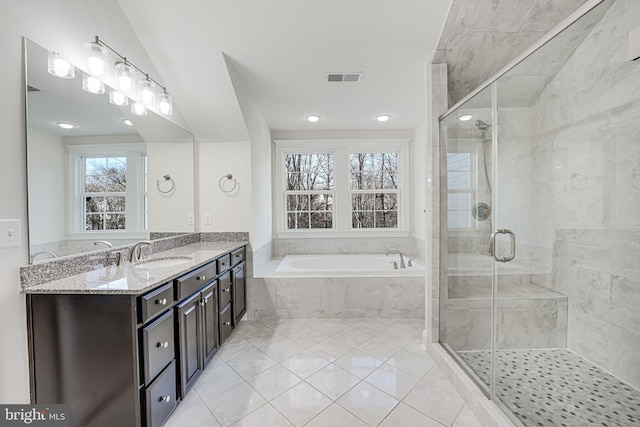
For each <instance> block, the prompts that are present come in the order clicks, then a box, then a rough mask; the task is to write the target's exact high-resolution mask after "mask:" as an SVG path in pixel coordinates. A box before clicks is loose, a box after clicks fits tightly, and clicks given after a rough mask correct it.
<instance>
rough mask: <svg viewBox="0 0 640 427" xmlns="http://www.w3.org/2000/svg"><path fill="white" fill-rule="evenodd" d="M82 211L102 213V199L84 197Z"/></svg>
mask: <svg viewBox="0 0 640 427" xmlns="http://www.w3.org/2000/svg"><path fill="white" fill-rule="evenodd" d="M84 203H85V204H84V211H85V212H86V213H89V212H104V209H103V208H102V205H103V204H104V197H86V198H85V200H84Z"/></svg>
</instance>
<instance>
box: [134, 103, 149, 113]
mask: <svg viewBox="0 0 640 427" xmlns="http://www.w3.org/2000/svg"><path fill="white" fill-rule="evenodd" d="M131 114H135V115H136V116H146V115H147V108H146V107H145V106H144V105H142V104H141V103H139V102H133V103H132V104H131Z"/></svg>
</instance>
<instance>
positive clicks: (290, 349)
mask: <svg viewBox="0 0 640 427" xmlns="http://www.w3.org/2000/svg"><path fill="white" fill-rule="evenodd" d="M261 350H262V351H263V352H265V353H266V354H268V355H269V357H271V358H272V359H273V360H276V361H278V362H282V361H283V360H285V359H288V358H290V357H291V356H293V355H295V354H298V353H300V352H301V351H302V350H304V347H303V346H301V345H300V344H298V343H295V342H293V341H291V340H290V339H288V338H284V339H281V340H278V341H276V342H274V343H271V344H269V345H265V346H264V347H263V348H261Z"/></svg>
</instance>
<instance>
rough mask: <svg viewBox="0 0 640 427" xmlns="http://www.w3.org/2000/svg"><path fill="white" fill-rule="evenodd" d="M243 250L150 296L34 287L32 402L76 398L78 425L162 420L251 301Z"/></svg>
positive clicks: (145, 424)
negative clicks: (36, 289) (45, 290)
mask: <svg viewBox="0 0 640 427" xmlns="http://www.w3.org/2000/svg"><path fill="white" fill-rule="evenodd" d="M235 252H237V251H234V252H227V253H225V254H222V255H221V256H220V257H217V258H214V259H212V260H211V261H210V262H208V263H207V264H205V265H203V266H200V267H198V268H196V269H194V270H192V271H189V272H187V273H185V274H183V275H181V276H180V277H178V278H176V279H173V280H169V281H167V282H165V283H164V284H161V285H160V286H157V287H156V288H154V289H151V290H149V291H147V292H145V293H144V294H142V295H136V294H122V293H109V292H100V293H80V294H74V293H66V294H65V293H31V294H27V321H28V331H29V356H30V370H31V378H30V381H31V403H33V404H56V403H57V404H68V405H69V406H70V413H71V424H72V425H73V426H78V427H98V426H100V427H101V426H122V427H128V426H132V427H160V426H162V425H163V424H164V422H165V421H166V419H167V418H168V417H169V415H171V413H172V412H173V411H174V409H175V408H176V406H177V404H178V403H179V402H180V401H181V399H182V398H183V397H184V396H185V394H186V393H187V392H188V390H189V389H190V387H191V386H192V385H193V383H194V381H195V380H196V379H197V378H198V375H199V374H200V373H201V372H202V370H203V369H204V367H205V366H206V364H207V363H208V362H209V361H210V360H211V358H212V357H213V356H214V355H215V353H216V351H217V350H218V348H219V346H220V345H221V343H222V342H223V341H224V340H226V339H227V338H228V337H229V335H230V334H231V333H232V331H233V328H234V326H235V322H236V320H237V318H238V317H237V316H234V313H235V314H238V315H240V313H241V312H243V311H242V310H246V302H245V301H246V299H245V298H246V297H245V293H246V292H245V284H244V273H243V272H244V270H243V268H244V262H243V260H244V258H243V259H242V260H241V262H240V263H236V262H234V260H235V259H239V257H236V258H234V256H233V254H234V253H235ZM242 254H244V248H242ZM242 256H244V255H242ZM239 267H242V268H241V269H240V268H239ZM219 268H222V270H219Z"/></svg>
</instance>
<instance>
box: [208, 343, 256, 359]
mask: <svg viewBox="0 0 640 427" xmlns="http://www.w3.org/2000/svg"><path fill="white" fill-rule="evenodd" d="M253 350H255V347H254V346H253V345H252V344H251V343H250V342H248V341H247V340H245V339H244V338H238V337H232V338H231V339H229V341H227V342H225V343H224V344H222V346H221V347H220V350H218V352H217V353H216V356H218V357H219V358H221V359H222V360H224V361H225V362H228V361H230V360H233V359H236V358H238V357H240V356H242V355H244V354H246V353H248V352H250V351H253Z"/></svg>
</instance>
